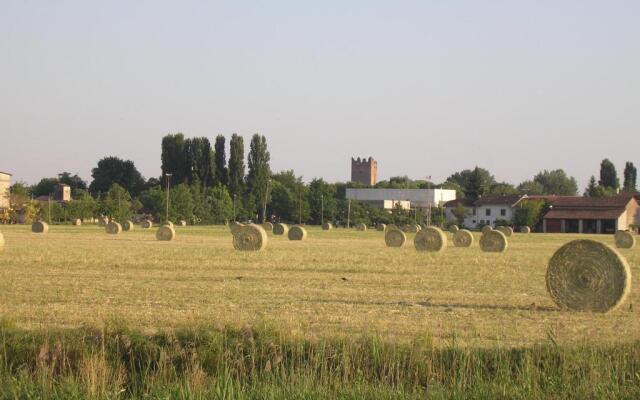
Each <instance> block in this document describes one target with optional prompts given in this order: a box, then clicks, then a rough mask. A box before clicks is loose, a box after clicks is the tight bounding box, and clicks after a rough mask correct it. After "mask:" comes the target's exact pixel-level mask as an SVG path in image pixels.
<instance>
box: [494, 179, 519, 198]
mask: <svg viewBox="0 0 640 400" xmlns="http://www.w3.org/2000/svg"><path fill="white" fill-rule="evenodd" d="M518 193H519V192H518V189H516V188H515V187H514V186H513V185H512V184H510V183H507V182H500V183H494V184H493V185H491V188H490V189H489V193H488V194H489V195H492V196H506V195H511V194H518Z"/></svg>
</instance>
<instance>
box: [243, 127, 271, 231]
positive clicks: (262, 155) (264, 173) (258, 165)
mask: <svg viewBox="0 0 640 400" xmlns="http://www.w3.org/2000/svg"><path fill="white" fill-rule="evenodd" d="M270 158H271V156H270V155H269V151H268V150H267V139H266V138H265V137H264V136H261V135H259V134H257V133H256V134H255V135H253V137H252V138H251V144H250V145H249V157H248V161H247V167H248V169H249V173H248V174H247V195H248V196H247V199H248V202H249V203H250V207H247V208H248V209H250V210H252V211H254V210H255V211H257V213H258V214H259V220H260V221H262V220H263V219H264V217H265V216H264V215H263V207H264V204H265V202H267V201H268V199H267V196H268V193H267V190H268V188H267V185H268V182H269V177H270V176H271V169H270V168H269V160H270Z"/></svg>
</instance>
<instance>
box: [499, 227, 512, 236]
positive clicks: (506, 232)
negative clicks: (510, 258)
mask: <svg viewBox="0 0 640 400" xmlns="http://www.w3.org/2000/svg"><path fill="white" fill-rule="evenodd" d="M496 230H497V231H500V232H502V233H504V235H505V236H506V237H511V235H513V228H511V227H510V226H498V227H497V228H496Z"/></svg>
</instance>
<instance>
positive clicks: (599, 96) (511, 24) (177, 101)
mask: <svg viewBox="0 0 640 400" xmlns="http://www.w3.org/2000/svg"><path fill="white" fill-rule="evenodd" d="M639 17H640V2H639V1H615V0H612V1H588V0H576V1H570V0H567V1H562V0H554V1H545V0H536V1H507V0H504V1H500V0H494V1H482V0H475V1H455V0H446V1H445V0H441V1H436V0H433V1H427V0H421V1H400V0H399V1H376V0H368V1H335V0H326V1H278V0H273V1H229V2H216V1H179V2H178V1H172V2H170V1H159V0H153V1H146V0H137V1H120V0H110V1H91V0H82V1H65V0H59V1H51V0H42V1H31V0H0V54H1V57H0V149H2V151H0V171H6V172H10V173H12V174H13V175H14V177H13V179H14V180H21V181H25V182H28V183H36V182H37V181H38V180H39V179H40V178H42V177H49V176H55V175H56V174H57V173H59V172H62V171H69V172H71V173H78V174H79V175H80V176H82V177H83V178H84V179H86V180H88V181H90V180H91V168H93V167H95V165H96V164H97V161H98V160H99V159H100V158H102V157H105V156H118V157H121V158H124V159H131V160H133V161H134V162H135V164H136V166H137V167H138V169H139V170H140V172H141V173H142V174H143V175H144V176H145V177H147V178H149V177H157V176H159V175H160V173H161V172H160V143H161V139H162V137H163V136H164V135H166V134H167V133H176V132H182V133H184V134H185V135H186V136H188V137H195V136H206V137H208V138H209V139H210V140H211V141H212V142H213V139H214V138H215V136H216V135H219V134H223V135H225V136H227V138H229V137H230V136H231V134H232V133H238V134H240V135H243V136H244V137H245V146H246V147H247V149H248V143H249V140H250V137H251V135H253V134H254V133H260V134H262V135H265V136H266V138H267V143H268V146H269V151H270V153H271V168H272V170H274V171H280V170H286V169H293V170H294V171H295V172H296V174H298V175H302V176H303V177H304V179H305V180H310V179H312V178H314V177H322V178H324V179H326V180H329V181H347V180H349V178H350V160H351V157H352V156H353V157H364V156H366V157H368V156H373V157H374V158H375V159H376V160H377V161H378V168H379V178H380V179H388V178H389V177H391V176H398V175H408V176H409V177H411V178H413V179H424V178H425V177H426V176H431V177H432V180H433V181H435V182H439V181H442V180H444V179H446V177H447V176H449V175H451V174H452V173H454V172H456V171H459V170H462V169H466V168H473V167H474V166H476V165H478V166H481V167H484V168H487V169H489V170H490V171H491V172H492V173H493V174H494V175H495V177H496V178H497V179H498V180H500V181H503V180H504V181H508V182H511V183H514V184H518V183H519V182H521V181H523V180H525V179H531V177H532V176H533V175H535V174H536V173H537V172H538V171H540V170H543V169H556V168H563V169H565V171H567V173H568V174H570V175H572V176H574V177H575V178H576V179H577V180H578V183H579V186H580V188H583V187H584V186H586V184H587V181H588V179H589V177H590V176H591V175H597V174H598V171H599V163H600V161H601V160H602V159H603V158H605V157H606V158H609V159H611V160H612V161H613V162H614V163H615V164H616V166H617V167H618V174H619V175H622V169H623V168H624V163H625V161H632V162H634V163H635V164H636V165H638V164H640V156H639V155H640V75H639V74H638V73H639V71H640V24H639V23H638V18H639Z"/></svg>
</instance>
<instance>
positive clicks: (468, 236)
mask: <svg viewBox="0 0 640 400" xmlns="http://www.w3.org/2000/svg"><path fill="white" fill-rule="evenodd" d="M472 244H473V234H472V233H471V232H469V231H468V230H466V229H460V230H458V232H456V233H454V234H453V245H454V246H456V247H471V245H472Z"/></svg>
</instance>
